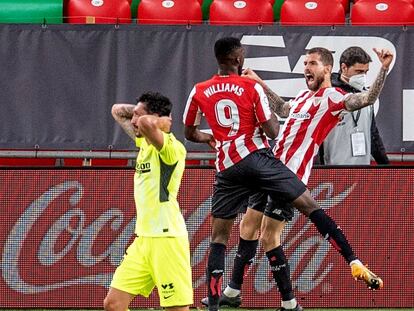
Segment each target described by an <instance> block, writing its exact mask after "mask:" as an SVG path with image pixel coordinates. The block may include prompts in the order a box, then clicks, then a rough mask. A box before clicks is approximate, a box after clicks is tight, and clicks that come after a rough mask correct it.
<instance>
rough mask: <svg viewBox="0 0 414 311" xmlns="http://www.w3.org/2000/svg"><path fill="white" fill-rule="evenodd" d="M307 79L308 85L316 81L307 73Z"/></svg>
mask: <svg viewBox="0 0 414 311" xmlns="http://www.w3.org/2000/svg"><path fill="white" fill-rule="evenodd" d="M305 79H306V81H307V82H308V83H312V82H313V81H314V80H315V77H314V76H313V74H310V73H305Z"/></svg>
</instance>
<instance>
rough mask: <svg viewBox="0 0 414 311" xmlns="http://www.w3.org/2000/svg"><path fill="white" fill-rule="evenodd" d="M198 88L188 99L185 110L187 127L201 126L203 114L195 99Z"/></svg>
mask: <svg viewBox="0 0 414 311" xmlns="http://www.w3.org/2000/svg"><path fill="white" fill-rule="evenodd" d="M196 92H197V86H194V87H193V89H192V90H191V92H190V95H189V96H188V99H187V104H186V106H185V109H184V115H183V123H184V125H187V126H192V125H200V121H201V116H202V112H201V110H200V109H199V106H198V103H197V99H196V97H195V95H196Z"/></svg>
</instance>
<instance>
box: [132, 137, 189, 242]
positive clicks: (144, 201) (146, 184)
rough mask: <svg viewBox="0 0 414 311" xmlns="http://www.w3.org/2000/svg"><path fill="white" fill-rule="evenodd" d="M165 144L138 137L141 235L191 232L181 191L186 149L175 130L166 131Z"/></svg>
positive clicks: (137, 189) (137, 194) (137, 193)
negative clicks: (158, 145)
mask: <svg viewBox="0 0 414 311" xmlns="http://www.w3.org/2000/svg"><path fill="white" fill-rule="evenodd" d="M163 135H164V145H163V147H162V149H161V150H157V148H155V147H154V146H153V145H151V144H148V143H147V141H146V140H145V138H138V137H137V138H136V139H135V143H136V146H137V147H139V152H138V156H137V164H136V166H135V176H134V198H135V205H136V209H137V220H136V225H135V233H136V234H137V235H138V236H150V237H164V236H165V237H167V236H184V235H187V228H186V225H185V222H184V217H183V216H182V214H181V211H180V207H179V205H178V201H177V194H178V190H179V187H180V183H181V179H182V176H183V173H184V167H185V156H186V150H185V147H184V145H183V144H182V143H181V142H180V141H178V140H177V139H176V138H175V136H174V135H173V134H172V133H169V134H167V133H163Z"/></svg>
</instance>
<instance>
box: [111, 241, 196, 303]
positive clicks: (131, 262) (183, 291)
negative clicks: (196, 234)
mask: <svg viewBox="0 0 414 311" xmlns="http://www.w3.org/2000/svg"><path fill="white" fill-rule="evenodd" d="M154 286H157V289H158V295H159V297H160V305H161V307H174V306H187V305H191V304H193V286H192V279H191V264H190V246H189V242H188V237H187V236H182V237H136V238H135V240H134V241H133V242H132V244H131V245H130V246H129V247H128V249H127V250H126V252H125V255H124V257H123V259H122V261H121V263H120V265H119V266H118V268H117V269H116V270H115V273H114V276H113V279H112V282H111V287H113V288H116V289H119V290H122V291H124V292H127V293H130V294H132V295H142V296H144V297H148V296H149V295H150V293H151V292H152V290H153V289H154Z"/></svg>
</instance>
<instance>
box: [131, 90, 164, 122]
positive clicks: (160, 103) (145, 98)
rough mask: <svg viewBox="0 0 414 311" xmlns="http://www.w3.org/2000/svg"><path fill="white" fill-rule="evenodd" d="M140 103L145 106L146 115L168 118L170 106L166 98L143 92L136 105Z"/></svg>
mask: <svg viewBox="0 0 414 311" xmlns="http://www.w3.org/2000/svg"><path fill="white" fill-rule="evenodd" d="M139 102H142V103H145V104H146V108H147V111H148V113H150V114H154V113H156V114H158V115H159V116H160V117H163V116H169V115H170V113H171V108H172V104H171V101H170V99H169V98H168V97H166V96H164V95H162V94H161V93H158V92H145V93H144V94H142V95H141V96H140V97H139V98H137V103H139Z"/></svg>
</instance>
